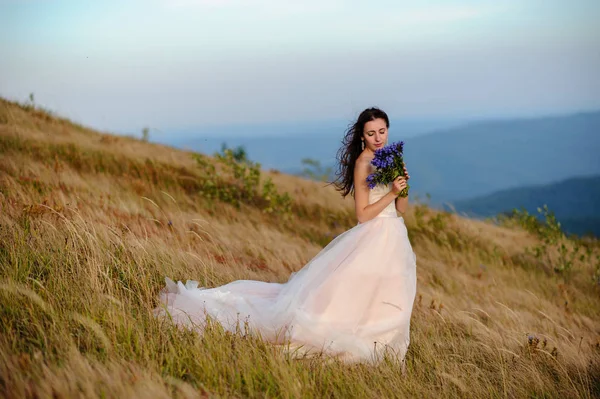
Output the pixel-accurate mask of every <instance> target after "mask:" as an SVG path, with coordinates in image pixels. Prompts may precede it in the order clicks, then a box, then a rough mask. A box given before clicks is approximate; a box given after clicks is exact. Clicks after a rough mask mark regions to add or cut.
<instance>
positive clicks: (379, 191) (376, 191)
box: [369, 183, 398, 218]
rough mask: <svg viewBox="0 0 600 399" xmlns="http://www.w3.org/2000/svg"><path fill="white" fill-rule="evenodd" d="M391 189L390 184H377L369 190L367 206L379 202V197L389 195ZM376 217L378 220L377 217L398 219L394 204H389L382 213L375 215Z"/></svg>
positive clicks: (393, 202)
mask: <svg viewBox="0 0 600 399" xmlns="http://www.w3.org/2000/svg"><path fill="white" fill-rule="evenodd" d="M391 189H392V183H390V184H389V185H387V186H385V185H383V184H378V185H377V186H375V187H374V188H372V189H371V190H369V205H370V204H373V203H375V202H377V201H379V199H380V198H381V197H383V196H384V195H386V194H387V193H389V192H390V190H391ZM376 217H378V218H379V217H387V218H392V217H393V218H395V217H398V214H397V213H396V202H395V201H392V202H390V203H389V205H388V206H386V207H385V208H384V209H383V211H381V212H380V213H379V215H377V216H376Z"/></svg>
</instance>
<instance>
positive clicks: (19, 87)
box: [0, 0, 600, 131]
mask: <svg viewBox="0 0 600 399" xmlns="http://www.w3.org/2000/svg"><path fill="white" fill-rule="evenodd" d="M598 21H600V1H598V0H563V1H555V0H502V1H497V0H496V1H487V0H477V1H452V0H443V1H441V0H440V1H425V0H414V1H404V0H389V1H375V0H371V1H338V0H298V1H285V0H171V1H169V0H140V1H123V0H120V1H112V0H101V1H95V2H92V1H85V0H74V1H53V0H19V1H10V0H8V1H7V0H0V37H1V39H0V96H3V97H7V98H10V99H16V100H25V99H26V98H27V96H28V95H29V93H31V92H33V93H35V98H36V102H38V103H39V104H42V105H44V106H46V107H48V108H50V109H52V110H55V111H57V112H58V113H59V114H62V115H64V116H67V117H70V118H72V119H75V120H76V121H79V122H82V123H84V124H86V125H90V126H93V127H96V128H100V129H104V130H112V131H128V130H129V131H131V130H140V129H141V128H142V127H143V126H146V125H148V126H152V127H156V128H159V129H167V130H168V129H172V128H185V127H192V126H200V125H212V124H232V123H235V124H239V123H262V122H269V121H306V120H323V119H349V118H353V117H355V116H356V114H357V112H359V111H360V110H362V109H363V108H365V107H368V106H371V105H379V106H381V107H382V108H384V109H385V110H386V111H387V112H388V113H390V114H391V115H392V116H393V117H395V118H402V117H428V116H432V117H440V116H441V117H447V116H450V117H465V116H467V117H487V116H504V115H537V114H547V113H568V112H572V111H578V110H586V109H595V108H596V109H598V108H600V24H599V23H598Z"/></svg>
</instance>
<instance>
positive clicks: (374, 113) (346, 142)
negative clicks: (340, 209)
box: [333, 107, 390, 197]
mask: <svg viewBox="0 0 600 399" xmlns="http://www.w3.org/2000/svg"><path fill="white" fill-rule="evenodd" d="M375 119H383V120H384V121H385V125H386V126H387V127H388V128H389V127H390V120H389V118H388V116H387V114H386V113H385V112H383V111H382V110H380V109H379V108H375V107H372V108H367V109H365V110H364V111H363V112H361V113H360V115H359V116H358V119H357V120H356V122H355V123H354V124H352V125H349V126H348V129H347V130H346V133H345V134H344V138H343V139H342V146H341V147H340V149H339V150H338V152H337V161H338V169H337V172H336V174H335V175H336V179H335V180H334V181H333V184H334V185H335V188H336V190H338V191H340V192H341V193H342V196H343V197H346V196H347V195H348V194H352V195H354V165H355V163H356V159H357V158H358V156H359V155H360V154H361V152H362V148H361V147H362V144H361V137H362V136H363V134H364V130H365V124H366V123H367V122H369V121H374V120H375Z"/></svg>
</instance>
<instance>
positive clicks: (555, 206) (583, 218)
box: [448, 175, 600, 237]
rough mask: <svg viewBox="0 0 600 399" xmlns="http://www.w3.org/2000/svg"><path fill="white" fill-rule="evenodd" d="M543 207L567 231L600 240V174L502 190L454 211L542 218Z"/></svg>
mask: <svg viewBox="0 0 600 399" xmlns="http://www.w3.org/2000/svg"><path fill="white" fill-rule="evenodd" d="M543 205H547V206H548V208H549V209H550V210H551V211H552V212H554V214H555V216H556V218H557V220H558V221H559V222H560V223H561V226H562V227H563V229H564V230H565V231H567V232H569V233H573V234H578V235H582V234H593V235H595V236H597V237H600V175H598V176H592V177H575V178H570V179H566V180H563V181H561V182H558V183H552V184H545V185H537V186H530V187H519V188H515V189H508V190H501V191H497V192H494V193H491V194H487V195H485V196H481V197H477V198H472V199H468V200H461V201H456V202H455V203H453V204H452V205H451V208H452V209H454V210H456V211H457V212H459V213H462V214H466V215H467V216H471V217H489V216H495V215H498V214H500V213H504V212H510V211H512V209H515V208H517V209H521V208H524V209H525V210H527V211H528V212H529V213H530V214H534V215H538V216H539V213H538V211H537V209H538V208H540V207H542V206H543ZM448 207H450V206H448Z"/></svg>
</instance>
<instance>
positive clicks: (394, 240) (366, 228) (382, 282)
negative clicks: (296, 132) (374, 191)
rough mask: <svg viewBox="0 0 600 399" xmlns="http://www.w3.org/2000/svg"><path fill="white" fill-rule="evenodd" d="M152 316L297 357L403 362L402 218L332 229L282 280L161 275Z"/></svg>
mask: <svg viewBox="0 0 600 399" xmlns="http://www.w3.org/2000/svg"><path fill="white" fill-rule="evenodd" d="M166 282H167V285H166V287H165V288H164V289H163V290H162V291H161V293H160V301H161V306H159V307H157V308H156V309H155V310H154V313H155V315H156V316H157V317H164V316H167V314H168V316H167V317H170V318H172V320H173V322H174V323H176V324H178V325H180V326H187V327H190V328H193V329H197V330H199V331H202V329H203V328H204V326H205V324H206V321H207V316H208V317H209V318H210V319H211V320H214V321H218V322H219V323H220V324H221V325H222V326H223V328H224V329H226V330H229V331H232V332H234V331H236V330H237V329H239V328H242V329H243V328H244V327H246V328H248V329H249V330H250V332H254V333H258V334H259V335H260V336H261V337H262V338H263V339H265V340H267V341H270V342H273V343H275V344H284V345H287V347H290V348H296V349H295V351H294V353H295V354H297V355H298V356H306V355H307V354H311V353H312V354H315V353H320V354H327V355H331V356H336V357H339V358H340V359H342V360H343V361H345V362H361V361H377V360H378V359H381V358H382V357H383V356H385V354H388V355H391V356H393V357H394V358H396V359H400V360H403V359H404V356H405V354H406V350H407V348H408V345H409V342H410V338H409V330H410V317H411V313H412V307H413V302H414V299H415V295H416V256H415V254H414V252H413V250H412V247H411V245H410V242H409V240H408V236H407V231H406V226H405V225H404V220H403V218H402V217H377V218H375V219H372V220H370V221H368V222H366V223H362V224H358V225H357V226H355V227H353V228H352V229H350V230H348V231H346V232H344V233H342V234H340V235H339V236H337V237H336V238H335V239H333V240H332V241H331V242H330V243H329V244H328V245H327V246H326V247H325V248H323V249H322V250H321V251H320V252H319V253H318V254H317V255H316V256H315V257H314V258H313V259H312V260H311V261H309V263H307V264H306V265H305V266H304V267H303V268H302V269H300V270H299V271H298V272H296V273H293V274H292V275H291V276H290V278H289V280H288V281H287V282H285V283H268V282H262V281H253V280H238V281H233V282H231V283H229V284H225V285H222V286H219V287H216V288H201V287H198V283H197V282H196V281H193V280H188V281H187V282H186V284H183V283H182V282H181V281H178V282H177V283H175V282H174V281H173V280H171V279H169V278H168V277H167V278H166Z"/></svg>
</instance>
